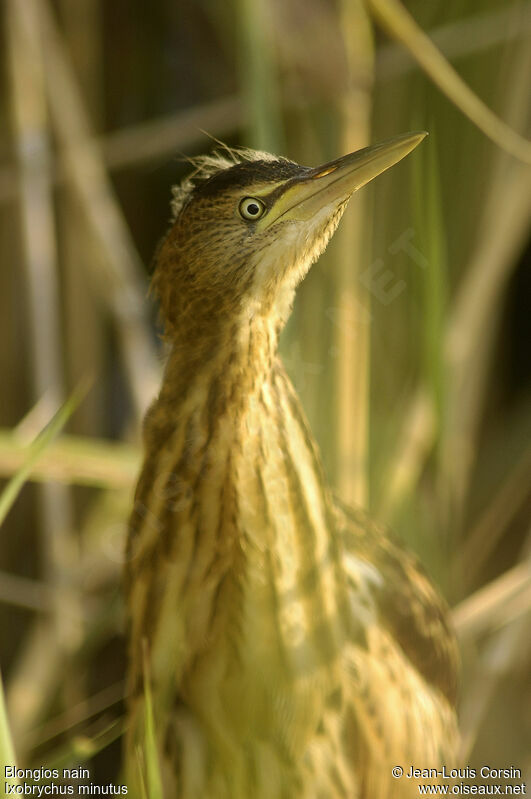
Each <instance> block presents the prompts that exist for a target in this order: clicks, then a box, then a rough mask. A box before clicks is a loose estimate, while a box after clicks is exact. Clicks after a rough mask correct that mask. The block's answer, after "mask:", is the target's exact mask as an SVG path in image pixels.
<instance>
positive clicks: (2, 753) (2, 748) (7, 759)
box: [0, 678, 18, 785]
mask: <svg viewBox="0 0 531 799" xmlns="http://www.w3.org/2000/svg"><path fill="white" fill-rule="evenodd" d="M0 763H2V764H4V767H5V766H15V765H16V762H15V749H14V747H13V741H12V739H11V730H10V727H9V719H8V718H7V712H6V703H5V699H4V687H3V685H2V680H1V678H0ZM1 778H2V782H5V783H7V784H9V785H16V784H17V782H18V780H17V779H15V778H7V777H6V776H5V773H4V774H2V775H1Z"/></svg>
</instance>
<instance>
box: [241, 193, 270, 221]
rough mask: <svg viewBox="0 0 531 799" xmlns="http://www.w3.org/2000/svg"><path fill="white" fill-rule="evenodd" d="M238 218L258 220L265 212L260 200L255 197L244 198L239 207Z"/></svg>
mask: <svg viewBox="0 0 531 799" xmlns="http://www.w3.org/2000/svg"><path fill="white" fill-rule="evenodd" d="M239 211H240V216H242V217H243V218H244V219H248V220H249V221H251V222H252V221H254V220H255V219H260V217H261V216H262V214H263V213H264V211H265V205H264V203H263V202H262V200H258V199H257V198H256V197H244V198H243V200H242V201H241V203H240V206H239Z"/></svg>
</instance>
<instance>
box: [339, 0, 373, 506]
mask: <svg viewBox="0 0 531 799" xmlns="http://www.w3.org/2000/svg"><path fill="white" fill-rule="evenodd" d="M340 14H341V21H342V30H343V31H344V43H345V51H346V55H347V63H348V69H349V76H348V88H347V89H346V90H345V92H344V95H343V96H342V97H341V99H340V107H339V114H340V119H341V140H340V146H339V151H340V152H342V153H348V152H352V151H354V150H359V149H360V148H362V147H365V146H366V145H367V144H368V142H369V138H370V116H371V108H372V104H371V93H372V83H373V71H374V50H373V41H372V30H371V24H370V20H369V17H368V16H367V13H366V10H365V8H364V4H363V2H361V0H355V2H343V3H342V4H341V9H340ZM367 224H368V218H367V199H366V197H365V196H364V195H357V196H355V197H354V198H353V199H352V201H351V203H350V209H349V211H348V212H347V214H346V215H345V218H344V220H343V224H342V226H341V228H340V229H339V231H338V232H337V234H336V246H335V252H336V253H337V260H336V264H337V267H336V270H337V271H336V275H335V277H336V280H335V287H334V288H335V293H336V302H335V305H337V307H338V308H339V313H340V315H341V317H342V318H344V323H340V324H337V325H334V328H333V330H334V342H333V346H334V351H335V353H336V355H337V358H336V361H335V365H336V369H335V373H334V391H333V396H334V398H335V399H336V401H337V406H336V410H335V414H334V416H335V431H334V433H335V435H334V439H335V440H334V445H333V450H334V452H335V453H336V469H335V471H336V475H337V478H336V479H337V488H338V492H339V494H340V495H341V497H342V498H343V499H344V500H345V501H347V502H349V503H355V504H358V505H362V506H366V505H367V501H368V482H367V470H368V457H369V453H368V446H369V381H370V325H368V324H363V323H362V324H358V323H357V322H358V321H359V320H358V316H359V310H360V308H363V309H364V310H365V312H367V313H369V308H370V294H369V292H368V291H367V290H366V289H365V288H364V286H363V285H362V283H361V282H360V280H359V279H358V278H359V274H360V272H361V271H362V270H363V265H364V260H365V258H366V255H367V240H366V237H365V231H366V228H367ZM340 321H341V320H340ZM353 322H354V323H355V327H354V329H355V335H353V334H352V332H353V327H352V324H353Z"/></svg>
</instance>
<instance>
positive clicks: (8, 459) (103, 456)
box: [0, 429, 140, 488]
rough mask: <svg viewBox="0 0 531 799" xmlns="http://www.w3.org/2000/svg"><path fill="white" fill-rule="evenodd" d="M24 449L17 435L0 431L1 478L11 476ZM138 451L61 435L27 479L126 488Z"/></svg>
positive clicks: (119, 444)
mask: <svg viewBox="0 0 531 799" xmlns="http://www.w3.org/2000/svg"><path fill="white" fill-rule="evenodd" d="M27 454H28V451H27V446H25V445H23V444H22V443H21V441H20V439H19V437H18V436H17V434H16V433H14V432H12V431H11V430H1V429H0V476H11V475H12V474H13V473H14V472H16V471H17V470H19V469H20V468H21V467H22V466H23V464H24V463H25V461H26V458H27ZM139 463H140V452H139V450H138V447H134V446H132V445H130V444H127V443H125V442H116V441H103V440H98V439H94V438H88V437H82V436H70V435H64V436H61V439H60V440H59V441H51V442H50V443H49V445H48V446H47V448H46V451H45V452H43V453H42V454H41V456H40V458H39V459H38V462H36V463H33V464H32V466H31V469H30V472H29V473H28V475H27V479H31V480H37V481H41V480H42V481H47V480H53V481H54V482H60V483H66V484H73V485H87V486H95V487H100V488H129V487H130V486H131V485H132V484H133V482H134V479H135V477H136V475H137V473H138V469H139Z"/></svg>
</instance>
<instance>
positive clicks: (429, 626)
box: [338, 502, 459, 705]
mask: <svg viewBox="0 0 531 799" xmlns="http://www.w3.org/2000/svg"><path fill="white" fill-rule="evenodd" d="M338 507H339V510H340V517H341V518H342V522H343V523H342V525H341V526H342V538H343V544H344V547H345V551H346V553H347V554H348V553H349V552H353V553H355V554H356V557H357V558H359V559H361V560H365V561H366V562H367V564H370V566H371V567H373V568H375V569H376V571H377V572H378V574H379V575H380V576H381V579H380V580H378V581H374V582H373V583H372V585H371V594H372V596H373V598H374V602H375V604H376V606H377V609H378V616H379V618H378V621H379V624H381V625H382V626H383V627H384V628H386V629H387V631H388V632H389V633H390V635H391V636H392V638H393V639H394V640H395V641H396V642H397V643H398V644H399V645H400V647H401V649H402V651H403V653H404V654H405V655H406V657H407V658H408V660H409V661H410V662H411V664H412V666H414V668H415V669H416V670H417V671H418V672H419V674H420V675H421V676H422V677H423V679H424V680H425V681H426V682H427V683H428V684H429V685H432V686H433V687H434V688H436V689H437V690H438V691H440V692H441V694H442V695H443V696H444V697H446V699H447V700H448V702H449V704H450V705H454V704H455V700H456V692H457V677H458V663H459V657H458V650H457V643H456V640H455V636H454V633H453V631H452V630H451V628H450V627H449V625H448V615H449V611H448V607H447V605H446V603H445V601H444V600H443V598H442V597H441V596H440V594H439V593H438V592H437V591H436V589H435V588H434V586H433V585H432V583H431V581H430V580H429V578H428V577H427V575H426V573H425V572H424V570H423V568H422V566H421V564H420V562H419V561H418V559H417V558H416V557H415V556H414V555H413V554H412V553H411V552H409V551H408V550H406V549H405V548H404V546H403V545H402V544H401V543H400V542H399V541H398V540H397V539H396V538H394V537H393V536H392V535H391V534H390V533H389V532H388V531H387V530H385V529H384V528H383V527H381V526H380V525H378V524H377V523H376V522H374V521H373V520H372V519H370V517H368V516H367V514H365V513H364V512H363V511H361V510H358V509H353V508H350V507H348V506H346V505H344V504H342V503H340V502H338Z"/></svg>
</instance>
